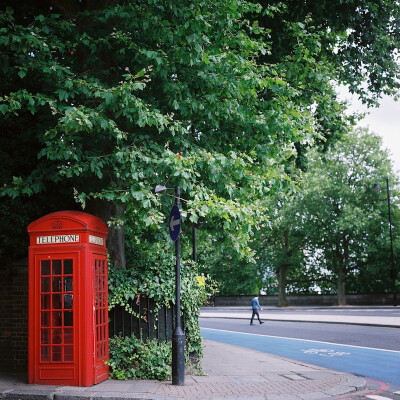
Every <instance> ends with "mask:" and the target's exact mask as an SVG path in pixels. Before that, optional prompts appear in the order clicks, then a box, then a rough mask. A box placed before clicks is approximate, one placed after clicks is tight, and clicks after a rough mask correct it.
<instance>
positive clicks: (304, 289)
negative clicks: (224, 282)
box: [264, 130, 400, 302]
mask: <svg viewBox="0 0 400 400" xmlns="http://www.w3.org/2000/svg"><path fill="white" fill-rule="evenodd" d="M381 146H382V141H381V139H380V138H379V137H378V136H377V135H375V134H372V133H369V132H368V131H367V130H359V131H355V132H351V133H349V134H348V135H346V136H345V137H344V138H343V140H341V141H340V142H338V145H337V148H336V149H331V150H329V151H328V152H326V154H324V155H323V156H321V155H319V154H317V153H313V158H312V160H311V162H310V164H309V170H308V172H307V173H306V174H304V179H303V183H302V191H301V193H298V194H297V195H296V196H295V197H294V198H293V199H292V201H290V202H281V207H280V208H279V209H277V208H275V213H274V216H275V217H276V218H275V221H276V222H275V224H274V225H273V227H274V230H272V231H270V233H268V232H267V238H268V239H267V240H268V242H267V243H268V245H267V246H266V247H265V251H264V259H265V260H268V261H269V268H271V267H273V268H275V269H276V271H277V273H278V275H279V274H280V273H281V274H284V275H285V280H284V281H282V282H280V283H281V284H282V285H283V287H282V288H280V289H281V291H286V292H288V293H312V292H313V291H314V292H316V291H317V290H320V291H321V292H322V293H337V294H338V295H340V296H341V299H339V302H340V301H344V297H343V296H344V294H345V293H371V292H384V291H391V290H392V283H391V282H392V280H393V279H392V278H391V270H392V267H391V260H390V241H389V227H388V204H387V199H386V195H387V193H386V188H385V186H386V184H385V183H386V180H385V179H386V177H388V178H389V181H390V185H391V210H392V224H393V226H397V225H398V218H399V217H400V215H399V208H398V201H399V198H398V184H399V180H398V177H397V176H395V175H394V174H393V172H392V166H391V163H390V159H389V157H388V153H387V151H386V150H383V149H382V148H381ZM378 182H379V185H380V186H381V187H382V188H381V191H380V192H377V191H376V190H374V187H376V184H377V183H378ZM279 231H281V233H279ZM284 232H286V240H283V238H284V235H283V233H284ZM279 238H280V239H279ZM398 245H399V242H398V239H396V238H395V240H394V247H395V254H398V250H396V249H398ZM396 260H397V259H396ZM396 260H395V264H396V262H397V261H396ZM271 264H272V265H271ZM267 265H268V264H267ZM286 278H287V279H286Z"/></svg>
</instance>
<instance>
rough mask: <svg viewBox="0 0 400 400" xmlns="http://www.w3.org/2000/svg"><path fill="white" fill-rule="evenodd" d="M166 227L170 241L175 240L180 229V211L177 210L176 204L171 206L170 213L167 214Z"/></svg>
mask: <svg viewBox="0 0 400 400" xmlns="http://www.w3.org/2000/svg"><path fill="white" fill-rule="evenodd" d="M168 227H169V236H170V237H171V239H172V241H173V242H175V240H176V239H178V237H179V234H180V231H181V213H180V212H179V207H178V206H177V205H174V206H173V207H172V210H171V213H170V214H169V222H168Z"/></svg>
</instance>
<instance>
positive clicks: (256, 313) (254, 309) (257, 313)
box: [250, 308, 262, 324]
mask: <svg viewBox="0 0 400 400" xmlns="http://www.w3.org/2000/svg"><path fill="white" fill-rule="evenodd" d="M255 315H257V318H258V322H259V323H260V324H261V323H262V321H261V319H260V313H259V312H258V310H257V309H256V308H253V314H252V315H251V321H250V324H252V323H253V319H254V316H255Z"/></svg>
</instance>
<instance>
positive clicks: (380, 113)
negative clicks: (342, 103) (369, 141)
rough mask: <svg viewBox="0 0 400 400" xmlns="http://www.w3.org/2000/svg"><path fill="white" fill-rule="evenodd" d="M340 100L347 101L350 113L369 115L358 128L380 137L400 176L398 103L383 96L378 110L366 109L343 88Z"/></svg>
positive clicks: (340, 91) (399, 112)
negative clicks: (368, 130)
mask: <svg viewBox="0 0 400 400" xmlns="http://www.w3.org/2000/svg"><path fill="white" fill-rule="evenodd" d="M339 94H340V98H342V99H346V100H348V101H349V109H350V111H358V112H364V111H368V112H369V114H368V115H366V117H365V118H364V119H362V120H361V121H360V122H359V123H358V126H361V127H369V129H370V131H372V132H374V133H377V134H378V135H379V136H381V137H382V140H383V147H384V148H387V149H389V151H390V153H391V159H392V160H393V162H394V170H395V171H397V174H398V175H400V101H397V102H396V101H394V100H393V99H392V98H391V97H389V96H383V97H382V99H381V100H380V106H379V108H372V109H370V110H367V108H366V107H365V106H364V105H363V104H362V103H361V102H360V101H359V100H357V99H356V98H355V97H353V96H351V95H350V94H349V93H348V92H347V91H346V90H345V89H344V88H341V89H340V90H339Z"/></svg>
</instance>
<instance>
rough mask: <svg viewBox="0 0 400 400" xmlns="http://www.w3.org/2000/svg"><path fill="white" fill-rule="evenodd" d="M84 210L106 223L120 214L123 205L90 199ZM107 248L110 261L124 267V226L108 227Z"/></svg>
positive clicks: (121, 213) (118, 266)
mask: <svg viewBox="0 0 400 400" xmlns="http://www.w3.org/2000/svg"><path fill="white" fill-rule="evenodd" d="M86 211H87V212H88V213H90V214H93V215H95V216H96V217H99V218H101V219H102V220H103V221H104V222H105V223H106V224H107V222H108V221H110V220H111V218H113V217H118V216H122V215H123V214H124V212H125V207H124V206H122V205H116V204H114V203H111V202H109V201H105V200H90V201H88V202H87V207H86ZM107 250H108V252H109V254H110V258H111V261H112V262H113V263H115V265H116V266H117V268H122V269H126V258H125V226H124V225H122V226H120V227H117V228H116V227H113V226H110V227H108V236H107Z"/></svg>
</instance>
